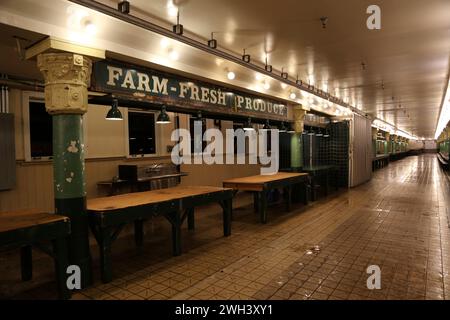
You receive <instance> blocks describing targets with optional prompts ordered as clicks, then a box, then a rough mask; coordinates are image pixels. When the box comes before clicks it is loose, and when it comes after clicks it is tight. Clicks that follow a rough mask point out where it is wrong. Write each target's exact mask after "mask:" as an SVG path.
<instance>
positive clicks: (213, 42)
mask: <svg viewBox="0 0 450 320" xmlns="http://www.w3.org/2000/svg"><path fill="white" fill-rule="evenodd" d="M208 47H210V48H211V49H216V48H217V40H216V39H214V32H211V40H208Z"/></svg>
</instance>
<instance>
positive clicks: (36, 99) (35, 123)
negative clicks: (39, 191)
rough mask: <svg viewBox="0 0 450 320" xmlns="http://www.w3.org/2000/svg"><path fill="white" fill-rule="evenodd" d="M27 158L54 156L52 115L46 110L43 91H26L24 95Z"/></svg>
mask: <svg viewBox="0 0 450 320" xmlns="http://www.w3.org/2000/svg"><path fill="white" fill-rule="evenodd" d="M22 101H23V104H22V114H23V119H24V121H23V129H24V131H23V137H24V146H25V148H24V149H25V150H24V151H25V155H24V156H25V160H26V161H34V160H38V161H39V160H50V159H51V158H52V156H53V133H52V131H53V123H52V116H51V115H49V114H48V113H47V111H46V110H45V102H44V94H43V93H42V92H32V91H25V92H23V95H22Z"/></svg>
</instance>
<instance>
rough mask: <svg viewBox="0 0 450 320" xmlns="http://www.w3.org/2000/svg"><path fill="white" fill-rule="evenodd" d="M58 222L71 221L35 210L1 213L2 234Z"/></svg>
mask: <svg viewBox="0 0 450 320" xmlns="http://www.w3.org/2000/svg"><path fill="white" fill-rule="evenodd" d="M58 221H69V218H67V217H64V216H60V215H57V214H54V213H46V212H42V211H39V210H33V209H28V210H20V211H9V212H0V233H2V232H7V231H13V230H18V229H23V228H29V227H34V226H38V225H44V224H48V223H53V222H58Z"/></svg>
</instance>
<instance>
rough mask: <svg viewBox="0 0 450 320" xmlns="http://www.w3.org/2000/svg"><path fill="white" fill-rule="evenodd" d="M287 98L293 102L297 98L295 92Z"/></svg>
mask: <svg viewBox="0 0 450 320" xmlns="http://www.w3.org/2000/svg"><path fill="white" fill-rule="evenodd" d="M289 98H291V99H292V100H294V99H295V98H297V95H296V94H295V92H291V94H290V95H289Z"/></svg>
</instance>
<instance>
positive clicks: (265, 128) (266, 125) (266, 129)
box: [261, 120, 271, 131]
mask: <svg viewBox="0 0 450 320" xmlns="http://www.w3.org/2000/svg"><path fill="white" fill-rule="evenodd" d="M270 129H271V127H270V123H269V120H266V123H264V126H263V128H262V129H261V130H263V131H268V130H270Z"/></svg>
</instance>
